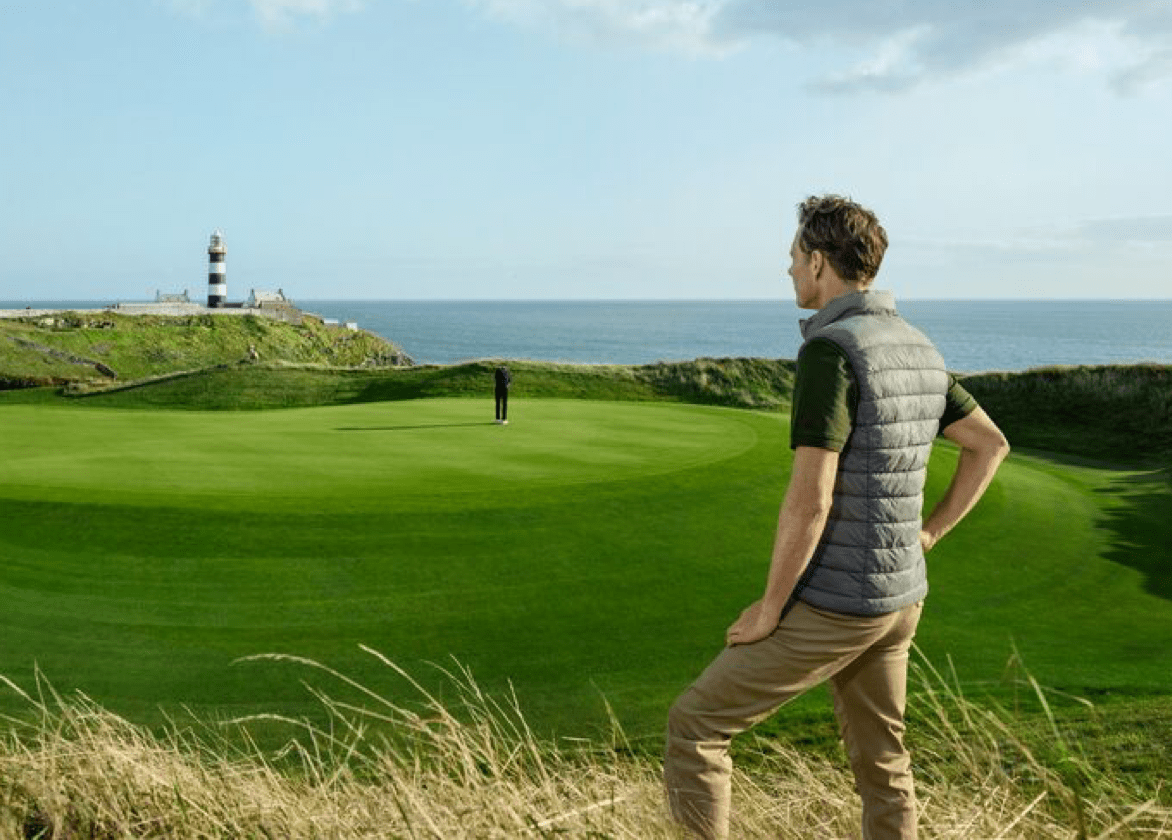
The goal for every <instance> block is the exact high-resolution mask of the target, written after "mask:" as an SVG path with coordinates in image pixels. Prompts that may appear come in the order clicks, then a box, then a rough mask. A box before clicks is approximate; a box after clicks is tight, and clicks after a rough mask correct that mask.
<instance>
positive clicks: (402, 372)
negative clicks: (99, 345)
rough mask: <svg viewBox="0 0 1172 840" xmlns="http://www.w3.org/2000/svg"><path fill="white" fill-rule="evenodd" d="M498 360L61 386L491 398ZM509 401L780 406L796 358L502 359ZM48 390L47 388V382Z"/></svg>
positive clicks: (284, 403)
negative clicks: (583, 361)
mask: <svg viewBox="0 0 1172 840" xmlns="http://www.w3.org/2000/svg"><path fill="white" fill-rule="evenodd" d="M498 364H501V362H500V361H495V360H484V361H476V362H467V363H464V364H459V365H449V366H437V365H422V366H414V367H398V368H367V369H354V368H338V367H326V366H320V365H318V366H310V365H298V364H289V363H269V364H264V363H262V364H231V365H220V366H217V367H214V368H210V369H205V370H199V371H193V372H186V373H177V374H170V375H164V376H159V377H155V378H152V379H146V380H141V381H138V382H132V383H128V384H124V385H113V386H111V385H106V386H103V387H101V388H99V389H95V388H93V387H92V386H89V385H87V386H85V387H78V388H67V389H65V391H64V392H63V393H64V394H66V395H67V396H69V397H72V398H76V402H77V403H78V404H84V405H92V406H103V407H121V408H181V409H189V410H200V411H232V410H260V409H271V408H295V407H309V406H324V405H350V404H355V403H369V402H383V401H397V400H410V399H420V398H425V397H479V398H484V397H486V396H487V397H488V398H490V399H491V395H492V388H493V371H494V369H495V368H496V366H497V365H498ZM508 365H509V368H510V370H511V371H512V372H513V377H514V383H513V388H512V396H513V399H514V400H525V399H535V398H541V399H546V398H559V399H561V398H564V399H588V400H609V401H620V400H621V401H632V400H633V401H672V402H691V403H698V404H706V405H726V406H734V407H740V408H780V407H782V406H784V405H787V404H788V401H789V398H790V395H791V393H792V391H793V369H794V366H793V363H792V362H786V361H772V360H765V359H697V360H695V361H693V362H677V363H657V364H651V365H635V366H627V365H574V364H559V363H554V362H526V361H521V362H516V361H511V362H508ZM45 390H47V389H45ZM51 399H52V398H51V396H50V395H49V394H48V393H32V392H30V393H8V394H3V393H0V401H2V402H7V403H11V404H15V403H21V402H46V401H51Z"/></svg>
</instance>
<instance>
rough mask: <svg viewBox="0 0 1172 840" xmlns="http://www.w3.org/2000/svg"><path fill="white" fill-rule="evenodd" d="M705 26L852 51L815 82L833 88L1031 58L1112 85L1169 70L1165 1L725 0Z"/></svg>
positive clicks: (1152, 78) (1161, 76)
mask: <svg viewBox="0 0 1172 840" xmlns="http://www.w3.org/2000/svg"><path fill="white" fill-rule="evenodd" d="M713 31H714V33H721V34H723V35H724V36H725V37H730V38H749V37H754V36H758V35H761V34H766V33H768V34H772V35H774V36H776V37H779V38H782V39H784V40H786V41H789V42H791V43H793V44H796V45H798V46H803V47H810V46H816V45H819V44H832V45H835V46H839V47H845V48H847V49H848V50H851V51H856V52H858V53H860V54H861V55H862V59H861V61H860V62H859V64H858V65H857V66H856V67H855V68H853V69H852V70H849V71H848V72H846V73H844V74H842V75H840V76H838V77H835V78H833V79H824V80H821V81H820V82H818V83H816V85H815V87H816V88H819V89H821V90H825V91H834V92H844V91H850V90H898V89H903V88H906V87H910V86H913V85H916V84H921V83H923V82H926V81H930V80H936V79H941V78H948V77H952V76H956V75H960V74H965V73H970V72H973V71H977V70H982V69H988V68H991V67H993V68H998V67H1004V66H1017V65H1020V64H1022V63H1036V62H1045V63H1048V64H1059V65H1066V66H1067V67H1072V66H1077V67H1080V68H1081V69H1083V70H1084V71H1086V70H1092V71H1095V72H1101V73H1105V74H1106V75H1107V76H1108V77H1109V78H1110V79H1111V80H1112V82H1113V84H1114V85H1115V86H1116V88H1117V89H1120V90H1122V89H1124V87H1129V88H1130V89H1135V88H1138V87H1139V86H1141V85H1146V84H1151V83H1155V82H1158V81H1161V80H1166V79H1168V78H1170V77H1172V67H1170V66H1169V59H1168V52H1169V51H1170V50H1172V5H1170V4H1168V3H1167V2H1166V0H1063V2H1060V3H1055V2H1051V1H1050V0H983V2H980V3H970V2H942V0H887V2H882V3H879V2H875V0H823V1H822V2H820V3H817V4H815V3H775V2H772V0H726V2H725V3H724V4H723V5H722V7H721V10H720V14H719V15H718V16H716V17H715V18H714V19H713Z"/></svg>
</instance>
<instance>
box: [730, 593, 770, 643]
mask: <svg viewBox="0 0 1172 840" xmlns="http://www.w3.org/2000/svg"><path fill="white" fill-rule="evenodd" d="M780 620H781V609H780V608H779V607H773V606H770V605H767V604H766V603H765V601H764V599H762V600H760V601H754V602H753V603H752V604H750V605H749V606H748V607H746V608H745V611H744V612H742V613H741V616H740V618H738V619H737V620H736V621H734V622H733V623H732V624H731V625H730V626H729V628H728V630H727V631H726V632H725V634H724V639H725V642H727V643H728V645H729V646H730V647H731V646H733V645H751V644H753V642H759V641H761V640H762V639H764V638H765V637H766V636H768V635H769V634H770V633H772V632H773V631H774V630H776V629H777V623H778V622H779V621H780Z"/></svg>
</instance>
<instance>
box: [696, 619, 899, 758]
mask: <svg viewBox="0 0 1172 840" xmlns="http://www.w3.org/2000/svg"><path fill="white" fill-rule="evenodd" d="M889 626H890V619H889V618H888V617H887V616H873V617H872V616H845V615H838V614H835V613H828V612H825V611H822V610H815V609H813V608H811V607H809V606H807V605H806V604H802V603H798V604H796V605H795V606H794V608H793V609H792V610H790V612H789V613H788V614H787V615H786V617H785V619H784V620H783V621H782V622H781V624H780V625H779V626H778V628H777V630H775V631H774V632H773V633H772V634H771V635H769V636H768V637H766V638H764V639H762V640H761V641H759V642H755V643H753V644H751V645H737V646H735V647H728V648H725V649H724V650H722V651H721V652H720V654H719V655H717V657H716V659H715V660H713V662H712V664H711V665H709V666H708V668H707V669H705V671H704V673H702V674H701V675H700V677H699V678H698V679H697V680H696V682H695V683H693V684H692V687H691V688H690V689H689V690H688V691H687V692H685V694H684V695H683V696H682V697H681V698H680V699H679V701H677V705H678V706H680V709H679V711H681V712H684V713H685V714H687V715H688V716H689V717H694V718H699V719H702V720H703V722H704V725H703V729H704V730H705V731H707V732H709V733H711V734H719V735H722V736H725V737H731V736H733V735H735V734H736V733H738V732H741V731H743V730H744V729H747V728H748V727H749V726H752V725H753V724H754V723H757V722H758V721H760V720H762V719H764V718H765V717H768V716H769V714H771V713H772V712H773V711H774V710H775V709H776V708H777V707H778V706H781V705H783V704H784V703H786V702H788V701H789V700H791V699H793V698H794V697H796V696H798V695H799V694H801V693H803V692H804V691H807V690H808V689H810V688H813V687H814V686H815V685H817V684H819V683H821V682H823V681H824V680H826V679H828V678H829V677H831V676H833V675H834V674H836V673H838V672H839V671H841V670H842V669H843V668H846V667H847V666H849V665H850V663H851V662H853V661H854V660H855V659H856V658H857V657H858V656H859V655H860V654H861V653H862V652H864V651H866V650H867V649H868V648H869V647H870V646H871V645H872V644H874V643H875V641H876V640H877V639H879V638H881V637H882V636H883V635H884V632H885V631H886V629H887V628H888V627H889Z"/></svg>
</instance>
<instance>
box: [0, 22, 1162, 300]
mask: <svg viewBox="0 0 1172 840" xmlns="http://www.w3.org/2000/svg"><path fill="white" fill-rule="evenodd" d="M0 107H2V111H0V113H2V114H3V130H2V131H0V194H2V195H3V197H4V200H3V201H2V202H0V249H2V252H3V259H2V262H0V300H22V299H97V300H142V299H148V298H151V297H153V295H154V293H155V291H156V290H163V291H182V290H183V289H188V290H190V291H191V293H192V294H193V296H197V297H198V296H202V295H203V294H205V290H206V264H207V257H206V247H207V240H208V235H209V234H210V233H211V232H212V231H213V230H214V229H216V228H220V229H222V230H223V231H224V234H225V238H226V242H227V246H228V255H227V261H228V284H229V297H231V298H233V299H242V298H244V297H245V296H247V294H248V290H249V289H251V288H262V289H269V288H278V287H280V288H283V289H284V290H285V291H286V293H288V294H289V295H290V296H291V297H292V298H294V300H297V299H305V300H309V299H314V298H319V299H320V298H386V299H419V298H422V299H447V298H452V299H546V298H552V299H558V298H566V299H575V298H652V299H654V298H772V297H778V296H789V295H790V288H789V285H788V278H787V277H786V276H785V269H786V266H787V262H786V260H787V257H786V252H787V250H788V247H789V241H790V238H791V237H792V235H793V229H794V207H795V205H796V204H797V202H799V201H800V200H801V199H802V198H803V197H805V196H806V195H808V194H811V193H821V192H839V193H844V194H848V195H851V196H853V197H854V198H856V199H857V200H859V201H861V202H862V203H864V204H866V205H868V206H870V207H872V208H873V209H874V210H875V211H876V212H877V213H878V214H879V215H880V218H881V219H882V220H883V222H884V224H885V226H886V227H887V230H888V234H889V236H890V238H891V248H890V249H889V251H888V256H887V259H886V261H885V264H884V270H883V272H882V274H881V279H880V285H883V286H885V287H887V288H892V289H894V290H895V291H896V292H897V294H899V295H901V296H903V297H909V298H911V297H914V298H997V297H1000V298H1168V297H1172V156H1170V154H1169V149H1170V148H1172V141H1170V140H1169V138H1172V4H1170V3H1168V2H1167V1H1166V0H1144V1H1142V2H1139V1H1133V0H1064V2H1050V1H1049V0H986V1H985V2H983V3H979V4H978V3H973V2H970V0H963V2H952V1H951V0H888V2H883V3H878V2H875V0H822V2H781V1H780V0H627V2H621V1H620V0H78V2H69V0H43V2H37V3H7V4H5V5H4V7H3V9H2V10H0Z"/></svg>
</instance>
